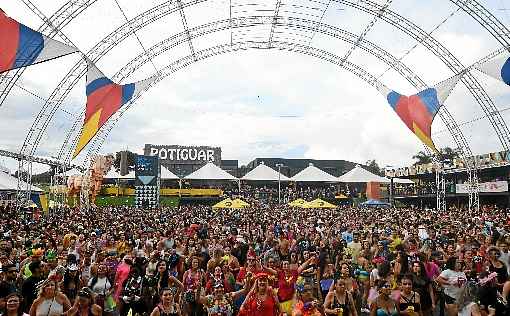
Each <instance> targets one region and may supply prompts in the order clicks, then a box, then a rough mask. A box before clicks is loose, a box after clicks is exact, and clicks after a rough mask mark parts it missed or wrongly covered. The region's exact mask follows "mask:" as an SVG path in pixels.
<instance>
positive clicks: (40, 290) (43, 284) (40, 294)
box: [37, 279, 60, 297]
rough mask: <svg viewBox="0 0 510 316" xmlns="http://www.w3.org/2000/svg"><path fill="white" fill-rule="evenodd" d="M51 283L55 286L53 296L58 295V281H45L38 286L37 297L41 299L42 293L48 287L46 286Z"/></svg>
mask: <svg viewBox="0 0 510 316" xmlns="http://www.w3.org/2000/svg"><path fill="white" fill-rule="evenodd" d="M50 283H53V284H54V285H55V295H57V294H58V293H60V286H58V281H55V280H52V279H46V280H44V281H43V282H42V283H41V284H40V285H39V291H38V292H37V297H41V296H42V295H43V293H44V288H45V287H46V286H48V284H50Z"/></svg>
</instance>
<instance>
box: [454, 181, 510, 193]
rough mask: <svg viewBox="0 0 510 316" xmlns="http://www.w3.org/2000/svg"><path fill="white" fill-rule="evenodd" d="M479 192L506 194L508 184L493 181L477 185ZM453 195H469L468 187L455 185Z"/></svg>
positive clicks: (464, 184)
mask: <svg viewBox="0 0 510 316" xmlns="http://www.w3.org/2000/svg"><path fill="white" fill-rule="evenodd" d="M478 185H479V187H480V192H485V193H495V192H507V191H508V182H507V181H494V182H483V183H479V184H478ZM455 193H469V187H468V184H467V183H462V184H456V185H455Z"/></svg>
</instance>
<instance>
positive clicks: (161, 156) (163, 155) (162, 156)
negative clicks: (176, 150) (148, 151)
mask: <svg viewBox="0 0 510 316" xmlns="http://www.w3.org/2000/svg"><path fill="white" fill-rule="evenodd" d="M167 155H168V152H167V151H166V148H161V149H160V150H159V159H166V157H167Z"/></svg>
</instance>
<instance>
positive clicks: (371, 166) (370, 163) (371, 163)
mask: <svg viewBox="0 0 510 316" xmlns="http://www.w3.org/2000/svg"><path fill="white" fill-rule="evenodd" d="M365 165H366V166H367V170H368V171H370V172H372V173H375V174H377V175H380V176H384V170H382V169H381V168H380V167H379V164H377V162H376V161H375V159H371V160H367V162H366V163H365Z"/></svg>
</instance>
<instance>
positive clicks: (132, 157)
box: [113, 150, 136, 172]
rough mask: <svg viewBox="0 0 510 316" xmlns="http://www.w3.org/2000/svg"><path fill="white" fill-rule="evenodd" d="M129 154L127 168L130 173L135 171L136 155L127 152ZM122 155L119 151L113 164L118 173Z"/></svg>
mask: <svg viewBox="0 0 510 316" xmlns="http://www.w3.org/2000/svg"><path fill="white" fill-rule="evenodd" d="M126 152H127V166H128V172H129V171H133V170H135V157H136V154H135V153H133V152H130V151H129V150H126ZM120 155H121V151H118V152H117V153H115V161H114V162H113V166H114V168H115V170H116V171H117V172H120Z"/></svg>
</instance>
